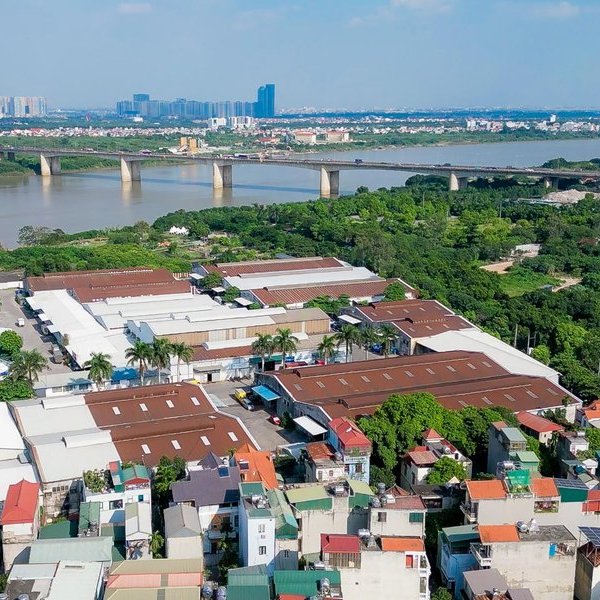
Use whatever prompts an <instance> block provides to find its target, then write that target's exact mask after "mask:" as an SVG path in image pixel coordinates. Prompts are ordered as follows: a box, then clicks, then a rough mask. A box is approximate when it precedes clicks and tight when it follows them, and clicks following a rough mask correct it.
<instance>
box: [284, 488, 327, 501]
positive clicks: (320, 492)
mask: <svg viewBox="0 0 600 600" xmlns="http://www.w3.org/2000/svg"><path fill="white" fill-rule="evenodd" d="M285 494H286V496H287V499H288V501H289V502H290V504H296V503H298V502H309V501H311V500H325V499H327V498H329V494H328V493H327V490H326V489H325V488H324V487H323V486H322V485H310V486H307V487H301V488H294V489H291V490H286V492H285Z"/></svg>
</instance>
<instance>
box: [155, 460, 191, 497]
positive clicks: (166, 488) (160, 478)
mask: <svg viewBox="0 0 600 600" xmlns="http://www.w3.org/2000/svg"><path fill="white" fill-rule="evenodd" d="M185 475H186V472H185V460H183V458H181V457H180V456H176V457H174V458H169V457H168V456H161V457H160V460H159V462H158V466H157V467H156V474H155V476H154V480H153V482H152V484H153V488H152V491H153V492H154V494H155V495H156V498H157V501H158V503H159V505H160V506H163V507H166V506H168V504H169V498H170V494H171V485H172V484H173V483H175V482H176V481H179V480H180V479H183V478H184V477H185Z"/></svg>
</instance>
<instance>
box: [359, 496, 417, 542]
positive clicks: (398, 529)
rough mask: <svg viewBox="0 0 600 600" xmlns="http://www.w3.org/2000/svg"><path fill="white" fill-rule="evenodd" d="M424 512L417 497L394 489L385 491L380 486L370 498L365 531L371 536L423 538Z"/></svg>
mask: <svg viewBox="0 0 600 600" xmlns="http://www.w3.org/2000/svg"><path fill="white" fill-rule="evenodd" d="M426 512H427V509H426V507H425V504H424V503H423V501H422V500H421V498H420V497H419V496H415V495H409V494H404V493H401V491H400V490H399V489H398V488H395V487H394V488H390V489H388V490H386V489H385V485H383V484H380V485H379V487H378V490H377V494H376V495H374V496H373V497H372V498H371V502H370V505H369V519H368V525H367V529H368V531H370V532H371V533H372V534H373V535H380V536H391V535H402V536H409V537H419V538H424V537H425V514H426Z"/></svg>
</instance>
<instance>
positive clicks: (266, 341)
mask: <svg viewBox="0 0 600 600" xmlns="http://www.w3.org/2000/svg"><path fill="white" fill-rule="evenodd" d="M274 349H275V341H274V340H273V336H272V335H270V334H268V333H259V334H258V335H257V337H256V339H255V340H254V341H253V342H252V354H254V355H255V356H260V361H261V364H260V370H261V371H264V370H265V359H266V358H270V357H271V356H272V355H273V350H274Z"/></svg>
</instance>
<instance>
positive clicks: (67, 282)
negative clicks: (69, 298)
mask: <svg viewBox="0 0 600 600" xmlns="http://www.w3.org/2000/svg"><path fill="white" fill-rule="evenodd" d="M26 287H27V288H28V289H30V290H32V291H33V292H34V293H35V292H39V291H45V290H71V291H72V293H73V296H74V297H75V298H76V299H77V300H79V302H93V301H96V300H104V299H106V298H129V297H137V296H156V295H163V294H178V293H185V292H189V291H190V284H189V283H188V282H187V281H179V280H177V279H175V278H174V277H173V273H171V272H170V271H168V270H167V269H147V268H132V269H104V270H97V271H69V272H65V273H45V274H44V275H42V276H40V277H28V278H27V280H26Z"/></svg>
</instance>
